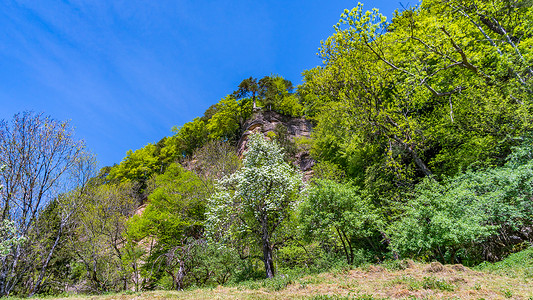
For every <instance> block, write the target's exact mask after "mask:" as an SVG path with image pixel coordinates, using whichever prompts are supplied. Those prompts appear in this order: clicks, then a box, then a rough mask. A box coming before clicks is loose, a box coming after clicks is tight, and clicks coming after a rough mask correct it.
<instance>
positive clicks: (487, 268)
mask: <svg viewBox="0 0 533 300" xmlns="http://www.w3.org/2000/svg"><path fill="white" fill-rule="evenodd" d="M475 269H476V270H479V271H482V272H489V273H493V274H499V275H504V276H508V277H512V278H524V279H532V278H533V247H529V248H527V249H525V250H523V251H520V252H517V253H513V254H511V255H509V256H508V257H507V258H506V259H504V260H502V261H499V262H496V263H482V264H481V265H479V266H477V267H476V268H475Z"/></svg>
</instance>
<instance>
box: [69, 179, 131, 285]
mask: <svg viewBox="0 0 533 300" xmlns="http://www.w3.org/2000/svg"><path fill="white" fill-rule="evenodd" d="M135 193H136V191H135V188H134V182H123V183H119V184H105V185H98V186H92V187H90V188H88V191H87V192H86V193H85V195H84V199H83V203H82V206H81V208H82V209H80V210H78V212H77V214H76V215H75V218H74V224H73V231H74V233H73V234H72V235H71V236H70V241H69V243H68V248H69V250H70V252H71V253H73V254H74V255H75V258H76V260H75V261H76V263H77V264H80V265H81V267H82V268H81V269H83V271H84V273H85V274H84V275H83V276H82V277H81V278H80V281H82V280H83V281H87V283H88V284H89V289H90V290H91V291H94V292H105V291H110V290H115V291H116V290H121V289H122V290H125V289H127V286H128V283H129V281H130V277H131V274H130V273H129V272H128V268H127V266H126V265H125V259H124V256H125V252H126V251H127V249H126V247H125V244H126V238H125V231H126V222H127V220H128V219H129V218H131V216H132V215H133V213H134V212H135V209H136V208H137V206H138V203H137V201H136V199H135V198H136V197H135Z"/></svg>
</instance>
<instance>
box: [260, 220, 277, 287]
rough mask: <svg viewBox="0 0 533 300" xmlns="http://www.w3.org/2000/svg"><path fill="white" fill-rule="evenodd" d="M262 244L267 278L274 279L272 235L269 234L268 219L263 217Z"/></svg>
mask: <svg viewBox="0 0 533 300" xmlns="http://www.w3.org/2000/svg"><path fill="white" fill-rule="evenodd" d="M262 223H263V224H262V226H261V227H262V232H263V236H262V238H261V239H262V242H263V262H264V263H265V271H266V277H267V278H273V277H274V260H273V258H272V247H271V246H270V235H269V232H268V225H267V218H266V216H264V217H263V222H262Z"/></svg>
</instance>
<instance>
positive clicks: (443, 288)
mask: <svg viewBox="0 0 533 300" xmlns="http://www.w3.org/2000/svg"><path fill="white" fill-rule="evenodd" d="M532 266H533V248H530V249H527V250H525V251H522V252H520V253H516V254H513V255H511V256H509V257H508V258H507V259H505V260H504V261H501V262H498V263H495V264H483V265H481V266H479V267H476V268H474V269H469V268H466V267H463V266H461V265H445V266H442V265H440V264H439V263H432V264H422V263H415V262H413V261H391V262H386V263H384V264H382V265H377V266H376V265H367V266H364V267H361V268H356V269H349V268H342V269H338V270H335V271H332V272H329V273H321V274H315V275H304V276H301V275H300V276H297V275H295V274H291V275H284V276H278V277H275V278H273V279H265V280H256V281H247V282H241V283H238V284H233V285H227V286H218V287H216V288H200V289H192V288H191V289H188V290H185V291H181V292H177V291H150V292H142V293H133V292H124V293H117V294H109V295H102V296H83V295H72V296H69V297H67V296H65V297H63V298H55V299H69V300H73V299H91V300H111V299H124V300H126V299H128V300H129V299H208V300H215V299H312V300H329V299H335V300H344V299H351V300H377V299H487V300H488V299H524V300H527V299H532V300H533V288H532V286H533V276H531V274H532V269H531V268H532ZM11 299H14V298H11ZM45 299H52V298H45Z"/></svg>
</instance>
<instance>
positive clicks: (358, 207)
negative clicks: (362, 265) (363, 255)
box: [299, 179, 383, 264]
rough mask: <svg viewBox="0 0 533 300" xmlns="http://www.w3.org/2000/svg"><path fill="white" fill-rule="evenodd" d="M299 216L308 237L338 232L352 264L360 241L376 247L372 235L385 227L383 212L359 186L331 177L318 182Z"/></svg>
mask: <svg viewBox="0 0 533 300" xmlns="http://www.w3.org/2000/svg"><path fill="white" fill-rule="evenodd" d="M299 215H300V219H301V221H300V223H301V224H302V226H303V230H304V231H305V232H307V234H308V236H312V237H314V238H317V239H321V240H326V239H327V238H328V237H329V236H331V235H332V234H334V235H336V236H337V238H338V240H339V243H340V244H342V248H343V251H344V254H345V256H346V262H347V263H348V264H353V263H354V262H355V261H354V258H355V256H356V255H355V253H357V249H356V245H357V244H359V246H361V244H362V245H364V246H366V247H367V248H374V247H376V245H375V244H374V243H375V241H372V238H373V237H374V236H375V235H376V234H379V231H380V230H381V229H382V227H383V221H382V219H381V215H380V213H379V211H378V210H377V209H376V207H374V205H373V204H372V203H371V202H369V201H368V199H366V198H365V197H362V196H361V194H360V192H359V190H358V188H357V187H354V186H352V185H350V184H341V183H337V182H335V181H331V180H320V179H317V180H315V181H314V185H313V186H312V187H311V188H310V189H309V191H308V197H307V199H306V201H305V202H304V203H303V204H302V206H301V211H300V213H299Z"/></svg>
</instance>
